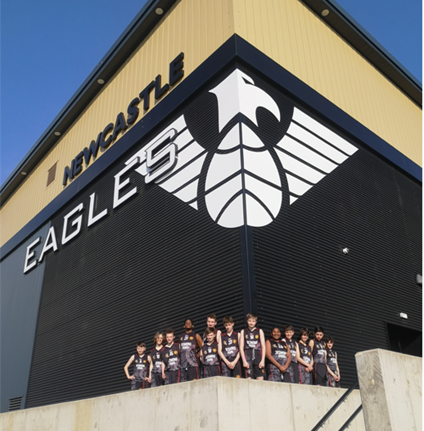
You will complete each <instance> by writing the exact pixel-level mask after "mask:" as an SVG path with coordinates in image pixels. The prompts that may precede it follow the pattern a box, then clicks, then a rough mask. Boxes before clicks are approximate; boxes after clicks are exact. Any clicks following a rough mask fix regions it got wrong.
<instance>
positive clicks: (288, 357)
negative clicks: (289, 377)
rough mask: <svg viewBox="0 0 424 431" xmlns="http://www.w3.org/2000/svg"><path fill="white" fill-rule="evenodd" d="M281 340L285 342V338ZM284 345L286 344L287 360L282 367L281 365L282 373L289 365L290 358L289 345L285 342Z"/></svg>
mask: <svg viewBox="0 0 424 431" xmlns="http://www.w3.org/2000/svg"><path fill="white" fill-rule="evenodd" d="M283 341H284V342H286V340H285V339H284V340H283ZM286 346H287V362H286V365H284V367H283V373H285V372H286V371H287V368H289V365H290V363H291V360H292V355H291V351H290V347H289V346H288V345H287V343H286Z"/></svg>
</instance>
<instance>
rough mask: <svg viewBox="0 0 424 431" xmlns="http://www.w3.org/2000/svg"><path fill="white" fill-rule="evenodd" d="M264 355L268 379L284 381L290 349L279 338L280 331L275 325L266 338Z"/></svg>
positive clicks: (289, 360) (289, 359) (288, 363)
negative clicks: (266, 360) (268, 337)
mask: <svg viewBox="0 0 424 431" xmlns="http://www.w3.org/2000/svg"><path fill="white" fill-rule="evenodd" d="M265 345H266V357H267V359H268V361H269V364H268V380H270V381H271V382H282V381H284V375H285V372H286V371H287V368H288V366H289V365H290V362H291V354H290V349H289V348H288V346H287V344H286V343H285V341H283V340H282V339H281V331H280V329H279V328H277V327H276V326H275V327H274V328H272V330H271V338H270V339H269V340H266V343H265Z"/></svg>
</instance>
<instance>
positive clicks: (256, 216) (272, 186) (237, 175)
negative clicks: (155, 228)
mask: <svg viewBox="0 0 424 431" xmlns="http://www.w3.org/2000/svg"><path fill="white" fill-rule="evenodd" d="M209 92H210V93H211V94H214V95H215V96H216V100H217V105H218V131H219V133H221V132H222V131H223V130H224V128H225V126H226V125H228V123H230V122H231V121H232V120H233V119H234V118H235V117H236V116H239V117H240V120H238V121H236V122H235V125H234V126H233V127H232V128H230V129H229V130H228V131H227V132H226V133H225V136H223V137H222V140H221V141H220V143H219V145H218V147H217V149H216V151H215V152H214V154H213V156H212V158H211V161H210V163H209V165H208V166H205V169H206V167H207V172H206V180H205V182H204V190H199V179H200V176H201V173H202V170H203V168H204V164H205V160H206V158H207V155H208V152H207V150H206V149H205V148H204V147H202V145H201V144H200V143H199V142H196V141H195V140H194V138H193V136H192V135H191V133H190V130H189V129H188V127H187V123H186V120H185V117H184V114H183V115H181V116H180V117H179V118H177V119H176V120H175V121H174V122H173V123H172V124H170V125H169V126H168V127H166V128H165V129H164V130H163V131H162V132H161V133H160V134H159V135H158V136H157V137H155V138H154V139H153V140H151V141H150V142H149V143H148V144H147V145H145V146H143V148H142V149H140V150H139V151H137V152H136V153H135V154H133V156H132V157H131V158H130V159H128V160H127V161H126V162H125V164H127V165H128V164H130V163H131V162H132V161H133V160H134V159H135V158H136V157H139V160H140V162H141V163H140V166H139V167H138V168H137V169H136V171H137V172H138V173H140V174H141V175H143V176H144V177H145V181H146V183H147V182H153V183H155V184H157V185H158V186H160V187H162V188H163V189H164V190H166V191H167V192H169V193H172V194H173V195H174V196H175V197H177V198H178V199H181V200H182V201H184V202H186V203H187V204H188V205H190V206H191V207H192V208H194V209H196V210H198V199H199V195H200V194H201V195H203V196H204V199H205V204H206V208H207V211H208V213H209V215H210V217H211V218H212V220H214V221H215V222H216V223H217V224H218V225H220V226H222V227H225V228H237V227H240V226H243V225H247V226H253V227H262V226H266V225H268V224H270V223H271V222H272V221H273V220H274V219H275V218H276V217H277V216H278V213H279V212H280V209H281V205H282V202H283V187H282V182H281V178H280V174H279V171H278V168H277V166H276V164H275V161H274V159H273V157H272V155H271V154H270V151H269V149H267V148H266V147H265V145H264V143H263V142H262V141H261V139H260V138H259V137H258V135H257V134H256V132H255V131H254V130H253V129H252V128H251V127H250V126H249V124H248V122H244V121H242V118H243V117H245V118H247V119H249V120H250V121H251V122H252V123H253V124H254V125H256V126H258V122H257V109H258V108H260V107H261V108H264V109H266V110H268V111H269V112H270V113H271V114H272V115H273V116H274V117H275V118H276V120H278V121H281V115H280V110H279V107H278V105H277V103H276V102H275V101H274V99H273V98H272V97H271V96H270V95H269V94H267V93H266V92H265V91H264V90H262V89H261V88H259V87H257V86H256V85H255V82H254V80H253V79H252V78H251V77H250V76H248V75H247V74H246V73H244V72H242V71H241V70H239V69H236V70H234V71H233V72H232V73H231V74H230V75H229V76H228V77H227V78H225V79H224V80H223V81H222V82H221V83H220V84H218V85H217V86H216V87H214V88H212V89H211V90H210V91H209ZM357 150H358V148H356V147H355V146H353V145H352V144H350V143H349V142H348V141H346V140H345V139H344V138H342V137H341V136H340V135H338V134H336V133H334V132H333V131H331V130H330V129H328V128H327V127H326V126H324V125H322V124H321V123H319V122H318V121H316V120H314V119H313V118H312V117H310V116H309V115H307V114H306V113H304V112H302V111H301V110H300V109H298V108H296V107H294V110H293V117H292V119H291V122H290V125H289V128H288V130H287V133H286V134H285V135H284V136H283V138H282V139H281V140H280V141H279V142H278V143H277V145H276V146H275V148H274V151H275V152H276V154H277V156H278V159H279V160H280V162H281V164H282V167H283V169H284V171H285V175H286V178H287V185H288V191H289V200H288V201H289V204H290V205H292V204H293V203H294V202H296V201H297V199H299V198H300V197H301V196H303V195H304V194H305V193H306V192H307V191H308V190H309V189H311V188H312V187H313V186H314V185H315V184H317V183H318V182H319V181H321V180H322V179H323V178H324V177H325V176H326V175H327V174H329V173H330V172H332V171H333V170H334V169H336V168H337V167H338V166H339V165H340V164H341V163H343V162H344V161H345V160H346V159H347V158H348V157H349V156H351V155H352V154H354V153H355V152H356V151H357Z"/></svg>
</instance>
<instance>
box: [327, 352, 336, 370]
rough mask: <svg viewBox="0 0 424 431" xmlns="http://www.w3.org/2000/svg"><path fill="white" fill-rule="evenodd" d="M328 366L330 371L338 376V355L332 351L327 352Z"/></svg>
mask: <svg viewBox="0 0 424 431" xmlns="http://www.w3.org/2000/svg"><path fill="white" fill-rule="evenodd" d="M327 365H328V368H330V370H331V371H332V372H333V373H334V374H336V375H337V354H336V352H333V351H332V350H327Z"/></svg>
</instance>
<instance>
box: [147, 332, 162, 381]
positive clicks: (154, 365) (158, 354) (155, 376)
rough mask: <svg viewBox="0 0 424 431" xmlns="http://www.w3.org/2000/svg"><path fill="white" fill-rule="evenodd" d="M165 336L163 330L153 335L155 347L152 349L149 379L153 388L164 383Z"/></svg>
mask: <svg viewBox="0 0 424 431" xmlns="http://www.w3.org/2000/svg"><path fill="white" fill-rule="evenodd" d="M164 341H165V337H164V336H163V334H162V332H156V334H155V336H154V337H153V343H154V345H155V347H153V349H152V350H150V370H149V380H150V384H151V386H152V388H155V387H156V386H162V385H163V378H162V351H163V345H164Z"/></svg>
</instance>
